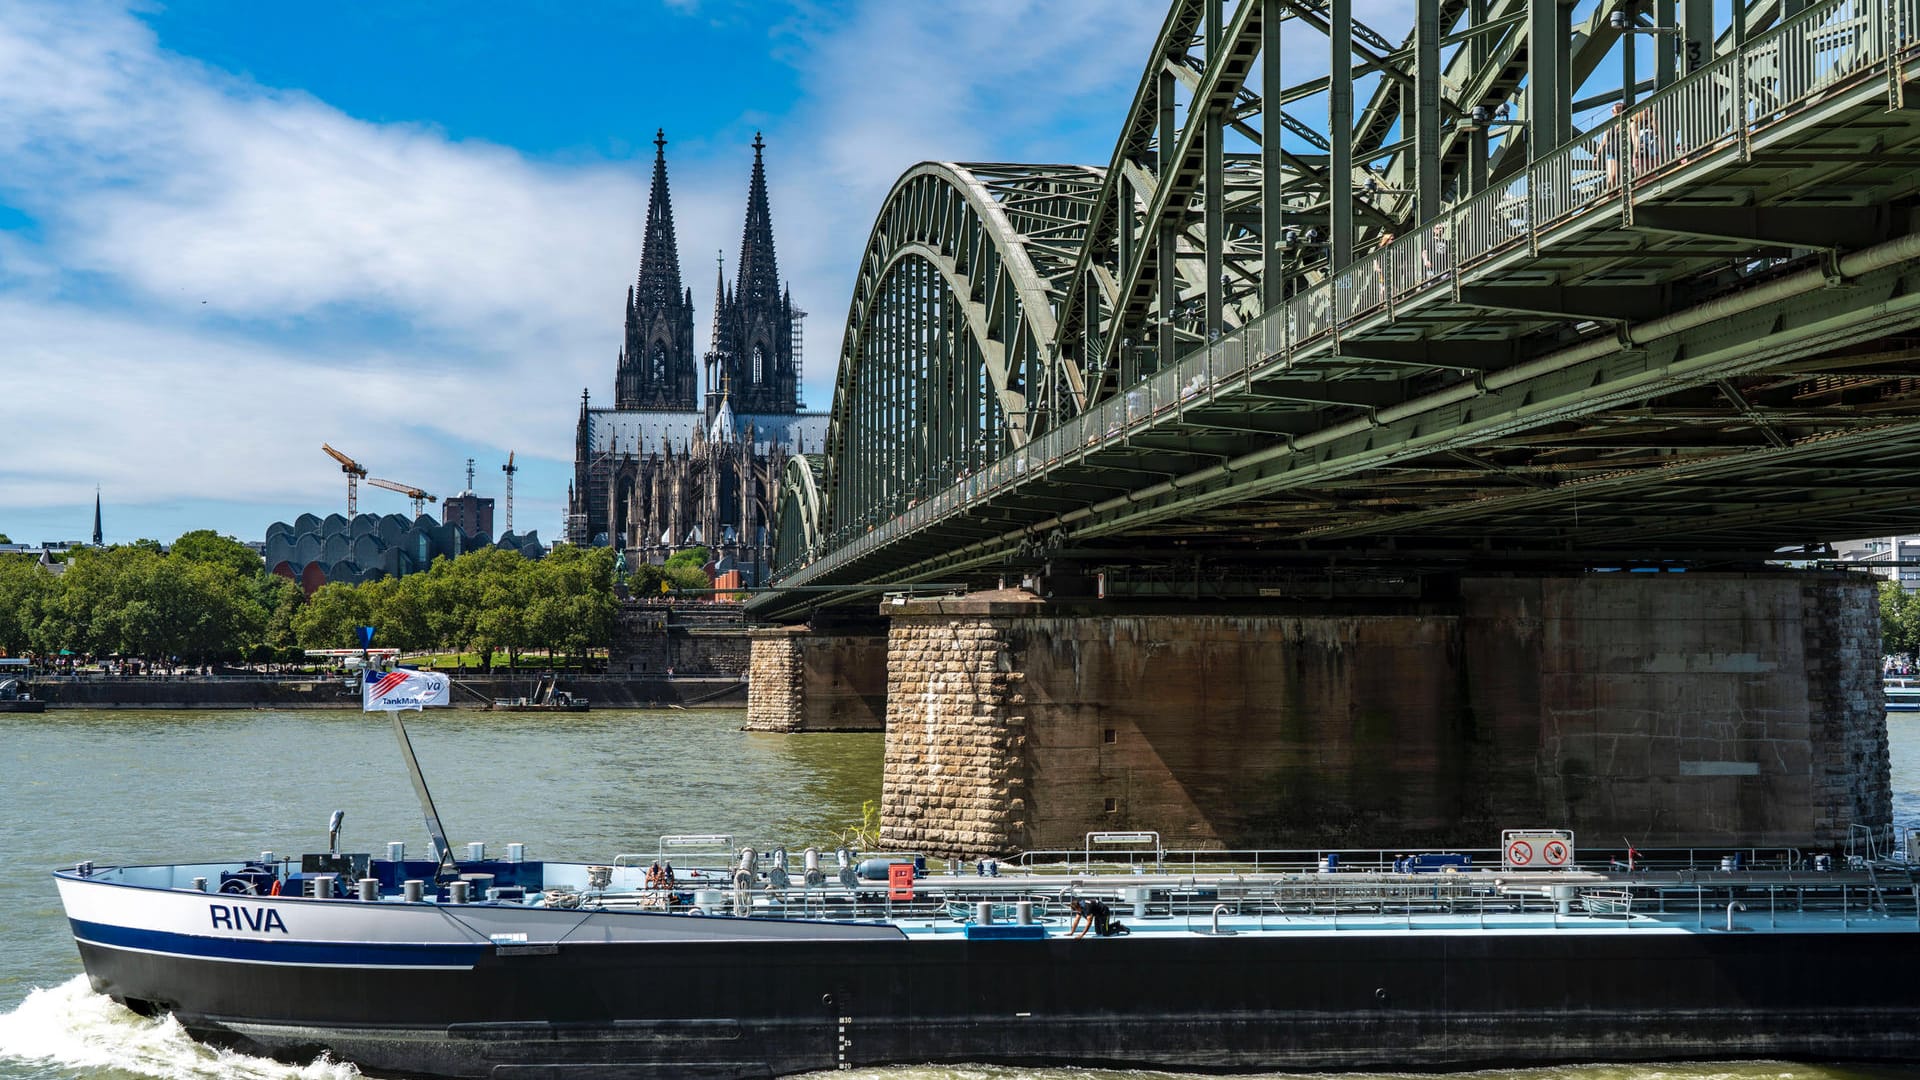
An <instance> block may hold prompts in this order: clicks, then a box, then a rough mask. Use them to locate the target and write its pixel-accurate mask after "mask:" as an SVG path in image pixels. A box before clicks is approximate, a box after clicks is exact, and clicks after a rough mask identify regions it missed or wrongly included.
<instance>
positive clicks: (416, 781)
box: [354, 626, 459, 880]
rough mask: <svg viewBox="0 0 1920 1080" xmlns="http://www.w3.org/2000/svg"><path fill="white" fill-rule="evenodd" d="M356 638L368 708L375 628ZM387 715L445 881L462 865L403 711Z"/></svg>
mask: <svg viewBox="0 0 1920 1080" xmlns="http://www.w3.org/2000/svg"><path fill="white" fill-rule="evenodd" d="M354 636H355V637H356V638H358V639H359V641H360V707H361V708H362V709H366V706H367V672H369V671H371V670H372V669H373V664H372V661H371V657H370V656H369V655H368V650H369V649H370V648H372V646H373V627H371V626H356V627H354ZM386 713H387V716H388V718H390V719H391V720H392V721H393V737H394V740H395V741H396V742H398V743H399V744H400V758H401V760H403V761H405V762H406V765H407V776H408V777H409V778H411V779H412V780H413V794H414V796H415V797H416V798H418V799H419V800H420V810H421V812H422V813H423V814H425V815H426V819H427V838H428V840H430V841H431V842H432V844H433V859H434V862H436V863H438V864H439V867H438V869H437V871H436V872H435V875H434V876H435V879H436V880H446V879H448V878H451V877H452V876H454V875H455V874H456V873H458V872H459V865H458V864H457V863H456V862H454V859H453V845H452V844H449V843H447V828H446V826H444V825H442V824H440V811H439V810H437V809H435V808H434V805H433V793H432V792H430V791H428V790H427V777H426V774H424V773H422V772H421V771H420V759H419V758H416V757H414V756H413V740H412V739H409V738H407V725H405V724H403V723H401V722H400V710H399V709H397V708H394V707H392V706H389V707H388V708H387V710H386Z"/></svg>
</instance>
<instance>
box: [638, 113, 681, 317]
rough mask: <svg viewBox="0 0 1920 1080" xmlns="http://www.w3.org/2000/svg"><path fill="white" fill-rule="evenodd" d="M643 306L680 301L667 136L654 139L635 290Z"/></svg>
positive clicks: (657, 134) (661, 134)
mask: <svg viewBox="0 0 1920 1080" xmlns="http://www.w3.org/2000/svg"><path fill="white" fill-rule="evenodd" d="M635 291H636V292H637V293H638V295H639V297H640V299H641V302H642V303H643V304H656V305H659V304H671V303H673V302H674V301H676V300H678V299H680V248H679V245H678V244H677V243H676V242H675V240H674V236H673V197H672V195H671V194H669V192H668V191H667V133H666V129H664V128H662V129H660V130H658V131H657V132H655V134H654V139H653V190H652V192H651V193H649V194H648V196H647V233H646V239H645V240H644V241H643V243H642V246H641V249H640V278H639V285H638V287H637V288H636V290H635Z"/></svg>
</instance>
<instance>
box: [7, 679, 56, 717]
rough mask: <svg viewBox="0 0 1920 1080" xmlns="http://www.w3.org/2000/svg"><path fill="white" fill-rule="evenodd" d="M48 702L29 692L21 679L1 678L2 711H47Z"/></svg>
mask: <svg viewBox="0 0 1920 1080" xmlns="http://www.w3.org/2000/svg"><path fill="white" fill-rule="evenodd" d="M46 711H47V703H46V702H45V701H42V700H41V699H39V698H37V697H34V696H33V695H32V694H31V693H28V691H27V687H26V684H25V683H23V682H21V681H20V680H19V679H0V713H37V712H46Z"/></svg>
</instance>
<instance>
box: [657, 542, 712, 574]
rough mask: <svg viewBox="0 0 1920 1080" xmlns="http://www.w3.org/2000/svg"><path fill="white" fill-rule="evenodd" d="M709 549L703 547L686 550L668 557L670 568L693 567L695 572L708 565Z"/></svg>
mask: <svg viewBox="0 0 1920 1080" xmlns="http://www.w3.org/2000/svg"><path fill="white" fill-rule="evenodd" d="M707 559H708V555H707V549H706V548H703V547H690V548H684V549H682V550H680V551H676V552H674V553H673V554H672V555H669V556H668V557H667V565H668V566H670V567H671V566H691V567H693V568H694V569H695V570H698V569H700V568H701V567H703V566H705V565H707Z"/></svg>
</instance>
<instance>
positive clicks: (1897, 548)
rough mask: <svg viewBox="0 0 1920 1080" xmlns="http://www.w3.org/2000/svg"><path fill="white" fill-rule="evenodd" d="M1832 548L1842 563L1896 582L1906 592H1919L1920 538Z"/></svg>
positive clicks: (1857, 542)
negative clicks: (1850, 564)
mask: <svg viewBox="0 0 1920 1080" xmlns="http://www.w3.org/2000/svg"><path fill="white" fill-rule="evenodd" d="M1833 546H1834V550H1835V551H1836V552H1837V553H1838V554H1839V556H1840V559H1841V560H1842V561H1844V562H1848V563H1852V564H1854V565H1856V566H1859V567H1860V568H1861V569H1863V570H1871V571H1872V572H1873V573H1875V574H1877V575H1879V576H1880V577H1883V578H1886V579H1887V580H1888V581H1897V582H1899V583H1900V587H1901V588H1903V589H1905V590H1907V591H1908V592H1914V591H1916V590H1920V536H1879V537H1872V538H1869V539H1865V540H1848V541H1844V542H1842V543H1837V544H1835V545H1833Z"/></svg>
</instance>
